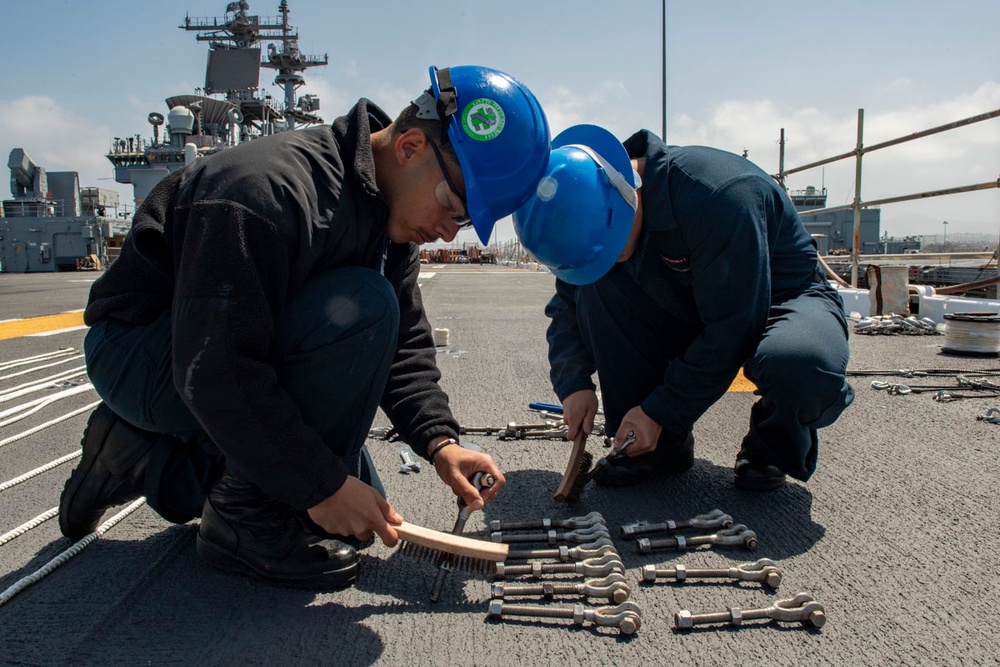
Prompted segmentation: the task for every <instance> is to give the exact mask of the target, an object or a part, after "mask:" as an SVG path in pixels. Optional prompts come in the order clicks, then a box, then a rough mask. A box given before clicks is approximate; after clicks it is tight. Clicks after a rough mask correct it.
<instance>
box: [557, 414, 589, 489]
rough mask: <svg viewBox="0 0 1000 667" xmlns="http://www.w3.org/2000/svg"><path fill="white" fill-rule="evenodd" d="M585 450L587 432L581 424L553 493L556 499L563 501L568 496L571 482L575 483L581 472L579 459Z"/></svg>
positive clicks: (571, 485)
mask: <svg viewBox="0 0 1000 667" xmlns="http://www.w3.org/2000/svg"><path fill="white" fill-rule="evenodd" d="M586 452H587V433H586V432H585V431H584V430H583V425H582V424H581V425H580V429H579V430H578V431H577V432H576V437H575V438H574V439H573V450H572V452H570V455H569V461H568V462H567V463H566V472H564V473H563V478H562V481H561V482H560V483H559V488H557V489H556V492H555V495H553V496H552V497H553V498H555V499H556V500H557V501H559V502H565V501H566V499H567V498H568V497H569V494H570V491H571V490H572V488H573V484H574V483H576V478H577V477H579V476H580V473H582V472H583V471H582V470H581V469H580V468H581V467H582V464H581V460H582V459H583V455H584V454H585V453H586Z"/></svg>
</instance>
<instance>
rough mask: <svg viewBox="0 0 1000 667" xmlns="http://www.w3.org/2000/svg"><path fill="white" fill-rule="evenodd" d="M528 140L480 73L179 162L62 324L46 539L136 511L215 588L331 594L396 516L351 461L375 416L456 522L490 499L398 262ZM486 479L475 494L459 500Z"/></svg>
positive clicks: (466, 214)
mask: <svg viewBox="0 0 1000 667" xmlns="http://www.w3.org/2000/svg"><path fill="white" fill-rule="evenodd" d="M549 140H550V137H549V130H548V124H547V122H546V120H545V115H544V113H543V112H542V108H541V106H540V105H539V103H538V101H537V100H536V99H535V97H534V95H532V93H531V91H530V90H528V89H527V88H526V87H525V86H524V85H523V84H521V83H520V82H518V81H517V80H516V79H514V78H513V77H511V76H509V75H507V74H504V73H503V72H499V71H497V70H493V69H490V68H487V67H477V66H458V67H451V68H447V69H441V70H438V69H436V68H433V67H432V68H430V86H429V87H428V89H427V90H426V91H425V92H424V93H423V94H421V95H420V96H419V97H417V99H416V100H415V101H414V102H413V103H411V104H410V105H408V106H407V108H405V109H404V110H403V111H402V112H401V113H400V114H399V115H398V116H397V117H396V118H395V119H392V118H390V117H389V116H388V115H386V114H385V112H383V111H382V110H381V109H379V108H378V107H377V106H375V105H374V104H372V103H371V102H370V101H368V100H366V99H361V100H359V101H358V102H357V104H356V105H355V106H354V107H353V108H352V109H351V110H350V111H349V112H348V113H347V114H346V115H344V116H341V117H340V118H338V119H336V120H335V121H334V122H333V123H332V125H329V126H319V127H312V128H307V129H302V130H296V131H292V132H281V133H277V134H274V135H271V136H267V137H263V138H260V139H254V140H253V141H249V142H246V143H243V144H240V145H239V146H236V147H233V148H229V149H226V150H225V151H222V152H219V153H218V154H216V155H213V156H212V157H211V158H210V159H204V160H201V159H199V160H196V161H195V162H194V163H192V164H190V165H188V166H186V167H184V168H183V169H179V170H177V171H175V172H173V173H171V174H170V175H169V176H167V177H166V178H164V179H163V180H162V181H160V182H159V183H158V184H157V185H156V187H155V188H154V189H153V190H152V191H151V192H150V193H149V195H148V196H147V197H146V198H145V200H144V201H143V203H142V206H140V207H139V209H138V210H137V211H136V214H135V220H134V222H133V226H132V230H131V232H130V233H129V235H128V237H127V238H126V240H125V243H124V246H123V248H122V250H121V255H120V257H119V258H118V259H117V260H116V261H115V262H114V263H113V264H112V265H111V267H110V268H109V269H108V270H107V272H106V273H105V274H104V275H102V276H101V277H100V278H99V279H98V280H97V281H96V282H95V283H94V286H93V288H92V290H91V293H90V299H89V301H88V304H87V308H86V310H85V313H84V320H85V321H86V323H87V324H88V325H89V326H90V330H89V331H88V334H87V339H86V343H85V346H84V347H85V351H86V357H87V367H88V374H89V376H90V379H91V382H92V383H93V384H94V387H95V389H96V390H97V392H98V394H100V396H101V398H102V399H103V403H102V404H101V405H100V406H99V407H98V408H97V409H96V410H95V411H94V412H93V413H92V414H91V416H90V419H89V420H88V425H87V430H86V431H85V433H84V437H83V455H82V458H81V462H80V465H79V466H78V467H77V468H76V469H75V470H74V471H73V473H72V474H71V476H70V478H69V480H68V481H67V483H66V486H65V488H64V491H63V494H62V497H61V499H60V507H59V525H60V528H61V529H62V531H63V533H64V534H65V535H66V536H67V537H70V538H72V539H80V538H81V537H83V536H85V535H87V534H89V533H91V532H93V530H95V528H96V527H97V525H98V523H99V522H100V520H101V517H102V516H103V514H104V512H105V511H106V510H107V509H108V508H109V507H111V506H113V505H117V504H122V503H125V502H129V501H130V500H133V499H135V498H138V497H139V496H142V495H145V496H146V499H147V503H148V504H149V506H150V507H152V508H153V509H154V510H155V511H156V512H157V513H158V514H160V516H162V517H163V518H165V519H167V520H168V521H173V522H176V523H184V522H187V521H189V520H191V519H193V518H197V517H200V518H201V523H200V525H199V529H198V539H197V549H198V554H199V555H200V556H201V558H202V559H203V560H205V561H206V562H208V563H210V564H212V565H214V566H216V567H218V568H220V569H223V570H228V571H232V572H238V573H242V574H246V575H249V576H252V577H255V578H257V579H260V580H263V581H265V582H268V583H274V584H279V585H284V586H295V587H300V588H321V589H322V588H342V587H344V586H348V585H350V584H351V583H352V582H353V581H354V580H355V578H356V577H357V572H358V556H357V553H356V549H357V548H359V547H360V546H361V545H363V544H365V543H367V541H368V540H370V539H371V538H372V536H373V535H376V534H377V535H378V536H379V537H380V538H381V539H382V540H383V541H384V542H385V543H386V544H388V545H390V546H392V545H394V544H395V542H396V540H397V538H398V535H397V534H396V532H395V529H394V527H393V526H395V525H398V524H399V522H400V521H401V520H402V517H401V516H400V515H399V514H397V513H396V511H395V509H394V508H393V507H392V505H391V504H390V503H389V502H388V500H386V498H385V497H384V490H383V488H382V485H381V483H380V482H379V478H378V474H377V472H376V470H375V468H374V466H373V465H372V461H371V458H370V456H369V455H368V453H367V450H366V449H365V446H364V444H365V440H366V438H367V435H368V429H369V427H370V426H371V423H372V420H373V418H374V416H375V413H376V410H377V409H378V408H379V407H381V408H382V409H383V410H384V412H385V414H386V415H387V416H388V418H389V419H390V421H391V422H392V424H393V427H394V428H395V430H396V431H397V432H398V433H399V434H400V436H401V438H402V439H403V440H404V441H406V442H408V443H410V444H411V445H412V446H413V448H414V449H415V450H416V451H417V452H418V453H419V454H421V455H423V456H424V457H425V458H427V459H428V460H430V461H431V462H432V463H433V465H434V469H435V471H436V472H437V474H438V476H439V477H440V478H441V480H442V481H443V482H444V483H445V484H446V485H447V486H448V487H450V489H451V491H453V492H454V493H455V494H457V495H458V496H460V497H461V498H462V500H463V502H464V503H465V504H467V505H468V506H469V507H472V508H473V509H479V508H481V507H482V506H483V504H484V502H487V501H489V500H490V499H492V498H493V497H494V496H495V495H496V493H497V492H498V491H499V490H500V488H501V487H502V486H503V484H504V478H503V474H502V472H501V471H500V469H499V468H498V467H497V465H496V463H495V462H494V461H493V459H492V457H490V456H489V455H487V454H485V453H483V452H479V451H474V450H472V449H471V448H470V449H465V448H463V447H461V446H460V445H459V442H458V439H459V431H460V429H459V425H458V422H457V420H456V419H455V417H454V415H453V414H452V412H451V410H450V408H449V405H448V396H447V395H446V394H445V392H444V391H443V390H442V388H441V387H440V385H439V382H438V381H439V379H440V377H441V373H440V371H439V370H438V368H437V365H436V360H435V358H436V353H435V349H434V341H433V336H432V335H431V333H432V332H431V328H430V324H429V322H428V320H427V315H426V314H425V312H424V310H423V305H422V302H421V298H420V290H419V287H418V285H417V276H418V274H419V270H420V259H419V247H418V246H420V245H422V244H425V243H429V242H433V241H437V240H439V239H443V240H445V241H451V240H452V239H454V238H455V236H456V235H457V234H458V233H459V230H460V229H461V228H462V227H463V226H465V225H468V224H471V225H472V226H474V227H475V229H476V232H477V233H478V234H479V236H480V238H481V239H483V241H486V240H487V239H489V236H490V233H491V231H492V229H493V225H494V223H495V222H496V220H497V219H499V218H502V217H504V216H506V215H509V214H511V213H512V212H513V211H514V210H515V209H516V208H518V207H519V206H520V205H521V204H523V203H524V202H525V201H526V200H527V199H528V198H529V197H530V196H531V195H532V193H533V192H534V191H535V186H536V184H537V182H538V179H539V178H541V176H542V172H543V171H544V170H545V167H546V164H547V160H548V151H549ZM476 472H486V473H489V474H491V475H493V477H494V479H495V480H496V483H495V484H494V485H493V486H492V488H490V489H488V490H483V491H482V493H480V490H479V489H477V488H476V487H475V486H474V485H473V484H472V483H470V482H469V478H471V477H472V476H473V475H474V474H475V473H476Z"/></svg>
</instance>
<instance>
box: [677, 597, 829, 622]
mask: <svg viewBox="0 0 1000 667" xmlns="http://www.w3.org/2000/svg"><path fill="white" fill-rule="evenodd" d="M761 618H770V619H774V620H776V621H781V622H783V623H801V624H803V625H811V626H813V627H815V628H821V627H823V625H824V624H825V623H826V610H825V609H824V608H823V605H821V604H820V603H818V602H816V601H815V600H813V597H812V596H811V595H809V594H808V593H799V594H798V595H796V596H795V597H793V598H789V599H787V600H778V601H777V602H775V603H774V604H773V605H771V606H770V607H765V608H764V609H746V610H742V609H738V608H736V607H732V608H731V609H729V610H728V611H722V612H716V613H711V614H692V613H691V612H690V611H688V610H687V609H681V610H680V611H679V612H677V613H676V614H674V627H676V628H677V629H678V630H690V629H691V628H693V627H694V626H696V625H703V624H708V623H727V624H729V625H735V626H739V625H742V624H743V621H754V620H757V619H761Z"/></svg>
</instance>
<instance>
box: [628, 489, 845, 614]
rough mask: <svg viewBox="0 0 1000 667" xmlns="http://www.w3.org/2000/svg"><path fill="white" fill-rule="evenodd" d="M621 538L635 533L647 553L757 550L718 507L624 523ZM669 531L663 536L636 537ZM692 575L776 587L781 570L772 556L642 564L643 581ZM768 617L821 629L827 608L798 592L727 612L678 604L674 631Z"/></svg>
mask: <svg viewBox="0 0 1000 667" xmlns="http://www.w3.org/2000/svg"><path fill="white" fill-rule="evenodd" d="M621 530H622V537H626V538H636V537H637V538H638V539H637V546H638V549H639V552H640V553H650V552H651V551H656V550H660V549H688V548H692V547H698V546H703V545H704V546H708V547H709V548H712V547H733V546H737V547H744V548H747V549H755V548H756V547H757V535H756V534H755V533H754V532H753V531H751V530H749V529H747V527H746V526H744V525H743V524H737V523H734V521H733V518H732V517H731V516H730V515H728V514H725V513H723V512H722V510H718V509H716V510H712V511H711V512H709V513H707V514H700V515H698V516H696V517H694V518H691V519H686V520H683V521H673V520H669V519H668V520H666V521H659V522H646V521H643V522H637V523H631V524H626V525H624V526H622V529H621ZM691 530H701V531H705V530H714V531H715V532H714V533H713V534H711V535H694V536H690V535H681V534H679V533H681V532H682V531H691ZM656 533H667V534H668V536H667V537H663V538H649V537H638V536H640V535H651V534H656ZM692 579H697V580H704V579H709V580H712V579H715V580H723V581H726V582H729V581H748V582H758V583H760V584H761V585H762V586H766V587H768V588H771V589H777V588H778V586H779V585H780V584H781V579H782V573H781V570H780V569H779V568H778V566H777V565H776V564H775V562H774V561H772V560H770V559H769V558H761V559H759V560H757V561H755V562H753V563H744V564H742V565H738V566H735V567H724V568H723V567H720V568H693V567H687V566H686V565H684V564H681V563H674V564H671V565H664V566H656V565H646V566H644V567H643V569H642V581H644V582H647V583H651V584H656V583H662V582H671V583H683V582H686V581H689V580H692ZM757 619H770V620H776V621H781V622H785V623H800V624H802V625H803V626H805V625H811V626H813V627H816V628H819V627H822V626H823V625H824V624H825V623H826V610H825V609H824V608H823V605H821V604H820V603H818V602H816V601H815V600H814V599H813V598H812V596H811V595H809V594H808V593H799V594H797V595H795V596H794V597H791V598H788V599H786V600H779V601H777V602H775V603H774V604H772V605H770V606H768V607H762V608H760V609H739V608H737V607H731V608H729V609H728V610H726V611H721V612H712V613H698V614H695V613H692V612H691V611H690V610H687V609H682V610H680V611H678V612H677V613H676V614H675V615H674V626H675V627H676V628H677V629H678V630H690V629H692V628H693V627H694V626H696V625H704V624H720V623H723V624H727V625H733V626H739V625H742V624H743V622H744V621H750V620H757Z"/></svg>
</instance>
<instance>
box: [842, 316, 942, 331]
mask: <svg viewBox="0 0 1000 667" xmlns="http://www.w3.org/2000/svg"><path fill="white" fill-rule="evenodd" d="M854 332H855V333H859V334H866V335H869V336H880V335H887V334H901V335H905V336H938V335H940V334H941V332H940V331H938V330H937V323H936V322H935V321H934V320H932V319H931V318H929V317H921V318H920V319H917V318H916V317H913V316H912V315H911V316H909V317H904V316H902V315H874V316H871V317H865V318H863V319H862V320H860V321H859V322H858V323H857V324H855V325H854Z"/></svg>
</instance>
